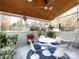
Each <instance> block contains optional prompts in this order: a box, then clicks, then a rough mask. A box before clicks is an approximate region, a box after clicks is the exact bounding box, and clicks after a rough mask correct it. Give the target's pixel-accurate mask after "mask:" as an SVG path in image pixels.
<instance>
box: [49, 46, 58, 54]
mask: <svg viewBox="0 0 79 59" xmlns="http://www.w3.org/2000/svg"><path fill="white" fill-rule="evenodd" d="M48 50H49V51H50V53H52V54H53V53H54V52H55V50H56V48H55V47H52V48H49V49H48Z"/></svg>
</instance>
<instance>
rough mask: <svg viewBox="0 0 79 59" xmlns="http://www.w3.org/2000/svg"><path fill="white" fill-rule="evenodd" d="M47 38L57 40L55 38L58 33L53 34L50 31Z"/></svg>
mask: <svg viewBox="0 0 79 59" xmlns="http://www.w3.org/2000/svg"><path fill="white" fill-rule="evenodd" d="M47 37H50V38H55V37H56V33H55V32H53V31H48V32H47Z"/></svg>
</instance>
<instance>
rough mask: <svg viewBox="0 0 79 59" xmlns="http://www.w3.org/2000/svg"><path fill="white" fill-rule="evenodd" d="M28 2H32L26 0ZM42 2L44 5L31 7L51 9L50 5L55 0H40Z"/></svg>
mask: <svg viewBox="0 0 79 59" xmlns="http://www.w3.org/2000/svg"><path fill="white" fill-rule="evenodd" d="M28 1H29V2H32V0H28ZM42 1H43V2H44V6H38V7H33V8H43V9H45V10H52V9H53V6H50V5H51V4H52V3H53V2H54V1H55V0H42Z"/></svg>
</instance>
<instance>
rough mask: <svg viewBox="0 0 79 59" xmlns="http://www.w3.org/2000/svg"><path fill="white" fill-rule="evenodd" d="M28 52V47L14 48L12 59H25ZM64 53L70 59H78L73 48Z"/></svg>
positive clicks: (78, 54) (77, 52)
mask: <svg viewBox="0 0 79 59" xmlns="http://www.w3.org/2000/svg"><path fill="white" fill-rule="evenodd" d="M29 50H30V46H29V45H28V46H20V47H17V48H16V53H15V55H14V57H13V59H26V56H27V53H28V51H29ZM65 52H66V53H67V54H68V55H69V56H70V58H71V59H79V50H78V49H75V48H70V49H69V48H66V50H65Z"/></svg>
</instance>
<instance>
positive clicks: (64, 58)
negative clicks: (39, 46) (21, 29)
mask: <svg viewBox="0 0 79 59" xmlns="http://www.w3.org/2000/svg"><path fill="white" fill-rule="evenodd" d="M42 51H43V50H38V51H37V52H36V53H37V54H38V55H39V59H56V57H55V56H53V55H51V56H44V55H43V54H42ZM33 54H34V52H33V51H32V50H30V51H29V52H28V54H27V59H31V58H30V57H31V56H32V55H33ZM58 59H70V57H69V56H68V55H67V54H66V53H65V55H64V56H62V57H59V58H58Z"/></svg>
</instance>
